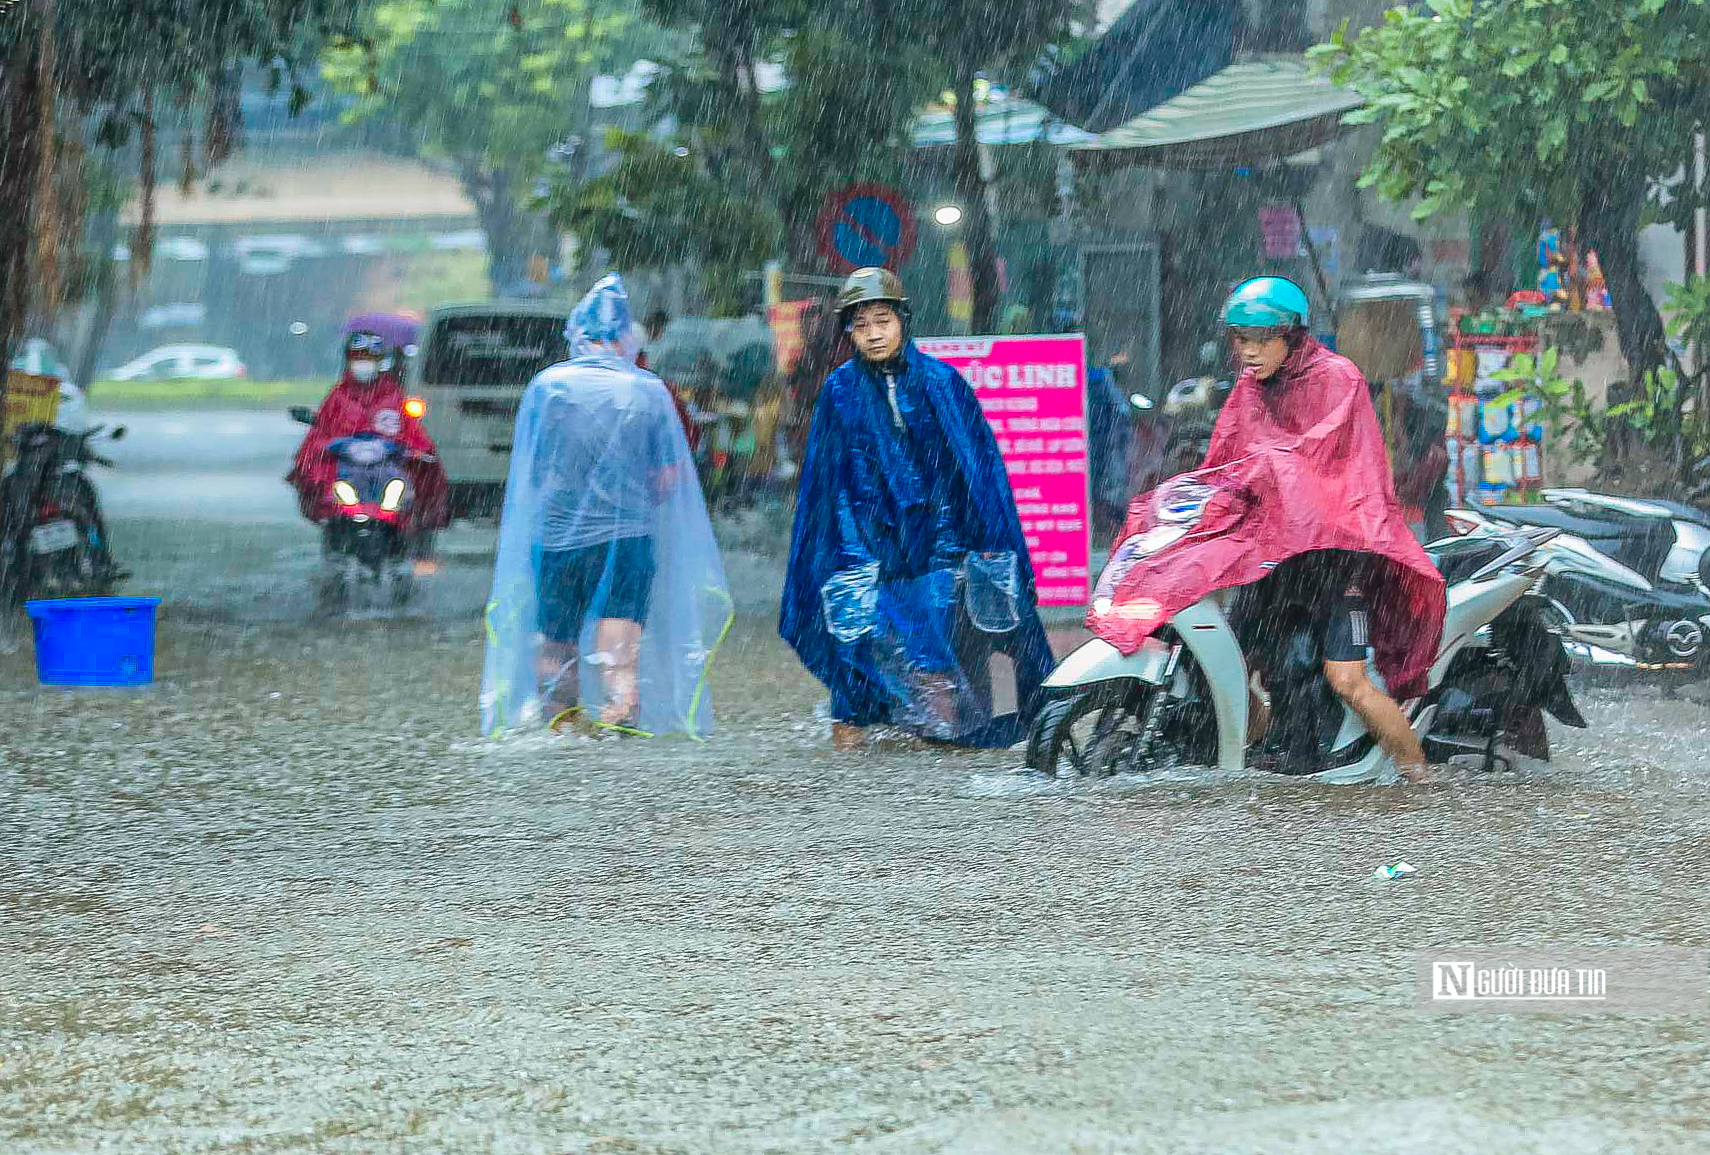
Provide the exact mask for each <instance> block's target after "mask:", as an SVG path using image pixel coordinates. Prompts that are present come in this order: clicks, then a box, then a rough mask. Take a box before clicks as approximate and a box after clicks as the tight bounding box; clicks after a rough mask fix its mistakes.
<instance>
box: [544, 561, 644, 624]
mask: <svg viewBox="0 0 1710 1155" xmlns="http://www.w3.org/2000/svg"><path fill="white" fill-rule="evenodd" d="M654 569H655V564H654V560H653V539H652V538H650V537H620V538H618V539H617V540H616V541H609V542H601V543H600V544H598V545H588V546H583V547H582V548H580V549H566V550H547V551H546V552H545V553H543V554H541V556H540V629H541V632H542V633H544V634H545V635H546V636H547V638H548V639H550V640H551V641H554V642H574V641H575V640H576V639H577V638H578V637H579V636H580V635H581V633H582V625H583V623H584V622H585V621H587V619H588V617H589V615H590V612H591V613H592V615H593V616H594V617H599V618H623V619H625V620H627V621H632V622H645V621H646V620H647V603H648V599H649V596H650V595H651V594H652V592H653V573H654ZM608 577H609V579H610V580H609V583H608V584H607V588H606V596H605V597H604V599H602V600H601V601H600V602H599V604H597V605H596V604H595V601H594V599H595V597H596V595H598V594H599V592H600V586H601V584H602V583H606V582H607V579H608Z"/></svg>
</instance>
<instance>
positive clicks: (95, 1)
mask: <svg viewBox="0 0 1710 1155" xmlns="http://www.w3.org/2000/svg"><path fill="white" fill-rule="evenodd" d="M365 7H366V2H365V0H126V2H125V3H124V4H114V3H112V0H16V2H15V3H13V4H11V5H8V6H7V7H6V8H5V10H4V12H3V13H0V17H3V18H0V350H9V349H10V347H11V344H12V342H13V340H14V339H15V338H16V337H17V336H18V335H19V333H20V332H21V330H22V327H23V325H24V324H25V321H26V319H27V318H28V317H29V316H30V314H31V312H32V311H33V310H48V309H51V308H53V307H54V305H55V303H56V302H57V300H58V299H59V296H60V292H61V289H62V286H63V285H64V284H65V282H66V276H65V274H66V273H67V272H68V271H69V270H70V269H71V265H72V258H71V257H70V255H69V250H70V249H71V248H72V247H73V245H74V243H75V238H76V237H77V235H78V233H79V231H80V223H81V222H80V220H79V218H78V210H79V209H80V208H81V207H83V206H82V205H80V204H79V203H78V201H79V198H78V197H76V196H72V197H69V198H68V197H65V196H61V195H58V193H56V190H62V189H65V188H68V187H70V188H75V187H77V186H78V185H79V184H80V183H81V181H80V179H79V178H78V177H77V175H76V173H77V170H78V167H79V166H80V165H81V163H82V159H83V146H82V142H83V140H84V139H85V138H86V137H87V136H90V135H95V136H97V137H98V138H99V139H100V140H102V141H103V142H104V143H107V144H119V143H123V142H124V141H125V140H126V139H128V138H129V137H130V136H131V135H132V133H133V132H134V131H136V130H139V129H140V131H141V133H142V136H143V145H144V148H143V153H144V162H145V163H144V178H145V179H144V185H145V189H144V198H143V200H144V223H143V227H142V228H141V229H140V230H139V231H140V232H141V234H142V235H141V236H140V237H139V238H138V240H139V244H137V245H135V246H133V248H134V249H136V251H137V252H138V254H139V258H140V260H139V263H141V262H142V261H146V259H147V257H148V254H149V251H150V249H151V247H152V240H151V238H150V236H149V229H148V225H149V217H150V214H149V211H148V207H149V205H150V203H151V198H150V196H149V186H150V185H151V184H152V179H153V175H154V174H153V171H152V162H153V160H154V142H153V132H154V127H155V124H156V118H157V116H158V115H159V114H160V111H161V110H162V109H163V108H165V107H166V106H168V105H171V104H179V105H183V104H188V103H191V102H195V101H199V100H204V99H205V98H207V97H209V96H216V97H217V96H220V95H222V94H225V95H228V96H229V93H230V86H229V78H230V77H231V75H232V73H233V70H234V69H235V67H236V65H237V64H238V63H239V62H240V61H243V60H262V61H277V62H279V65H280V67H281V70H282V71H283V72H284V73H286V74H289V73H290V70H291V67H292V62H294V61H300V60H303V59H305V58H310V57H312V56H313V54H314V53H315V52H316V51H317V50H318V48H319V46H320V45H321V44H323V43H325V42H326V41H327V40H329V39H330V38H333V37H336V36H338V35H340V34H342V33H344V32H346V31H348V30H350V28H351V27H352V26H353V24H354V22H355V21H356V20H357V19H358V18H359V17H360V15H361V14H362V12H363V10H364V8H365ZM214 105H215V108H216V111H217V113H218V114H217V115H212V116H209V117H208V118H207V124H208V126H209V131H208V133H207V139H206V142H205V150H206V151H205V157H204V160H205V161H206V162H208V163H214V162H217V161H218V160H219V159H221V157H222V156H223V155H224V153H225V152H226V150H227V149H228V148H229V147H230V142H231V134H230V132H229V129H230V127H231V116H230V113H232V112H235V105H234V104H232V103H231V102H229V101H224V102H222V101H220V100H216V101H215V102H214ZM92 118H93V119H94V120H96V122H97V124H98V132H94V133H91V132H90V129H91V125H90V123H89V122H90V120H91V119H92ZM3 392H4V384H3V382H0V394H3Z"/></svg>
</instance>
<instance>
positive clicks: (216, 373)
mask: <svg viewBox="0 0 1710 1155" xmlns="http://www.w3.org/2000/svg"><path fill="white" fill-rule="evenodd" d="M248 372H249V370H248V369H246V368H245V367H244V363H243V362H242V361H241V360H240V359H239V358H238V355H237V350H236V349H227V348H224V347H222V346H220V345H162V346H160V347H159V348H158V349H150V350H149V351H148V352H147V353H144V354H143V355H142V356H141V357H137V358H135V359H134V360H131V361H126V362H125V363H124V364H123V365H120V366H119V367H118V368H116V369H109V370H107V372H105V373H102V374H101V377H102V378H104V379H105V380H108V381H208V380H218V379H220V378H227V377H242V376H244V375H245V374H246V373H248Z"/></svg>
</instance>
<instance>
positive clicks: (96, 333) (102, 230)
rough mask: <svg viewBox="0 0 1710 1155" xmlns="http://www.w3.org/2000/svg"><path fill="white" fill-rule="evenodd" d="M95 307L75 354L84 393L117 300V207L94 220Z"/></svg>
mask: <svg viewBox="0 0 1710 1155" xmlns="http://www.w3.org/2000/svg"><path fill="white" fill-rule="evenodd" d="M94 233H95V267H96V269H97V270H99V271H98V272H97V273H96V274H95V310H94V312H93V313H92V314H91V315H90V318H89V332H88V333H87V334H86V335H85V336H84V338H83V348H82V350H81V351H80V352H79V353H78V357H77V369H76V373H77V383H78V384H79V385H81V386H82V387H83V391H84V392H85V393H89V392H91V391H92V387H93V386H94V383H95V373H96V367H97V366H98V365H99V364H100V362H101V348H102V346H103V345H104V344H106V341H107V330H108V329H110V328H111V327H112V324H113V313H114V311H115V309H116V308H117V305H118V301H119V277H118V270H116V269H115V268H114V267H113V246H114V245H115V244H116V243H117V242H118V239H119V210H118V209H116V208H107V209H103V210H102V212H101V216H100V217H99V218H98V219H97V221H96V223H95V229H94Z"/></svg>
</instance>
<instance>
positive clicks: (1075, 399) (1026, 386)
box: [916, 333, 1091, 606]
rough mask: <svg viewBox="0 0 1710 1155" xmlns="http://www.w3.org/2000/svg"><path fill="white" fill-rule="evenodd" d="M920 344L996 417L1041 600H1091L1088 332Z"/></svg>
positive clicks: (942, 339)
mask: <svg viewBox="0 0 1710 1155" xmlns="http://www.w3.org/2000/svg"><path fill="white" fill-rule="evenodd" d="M916 344H918V345H919V346H920V350H921V352H923V353H925V354H926V355H927V356H929V357H936V358H938V359H939V360H940V361H943V362H945V363H946V364H949V365H952V366H954V367H955V368H956V369H957V370H958V371H960V372H961V374H962V376H964V377H966V378H967V379H968V384H970V385H972V386H973V387H974V392H975V394H976V395H978V397H979V399H980V408H981V409H983V410H984V411H985V414H986V420H988V421H990V422H991V424H992V432H993V433H994V434H996V435H997V443H998V451H999V452H1000V453H1002V454H1003V460H1004V464H1005V465H1006V466H1007V467H1008V469H1009V483H1010V486H1011V488H1013V489H1014V490H1015V504H1016V508H1017V509H1018V510H1020V512H1021V529H1022V532H1023V533H1024V534H1025V535H1026V537H1027V549H1028V553H1029V554H1030V555H1031V556H1032V558H1033V572H1034V574H1035V576H1036V577H1037V579H1038V586H1039V604H1040V605H1042V606H1070V605H1085V604H1086V602H1087V598H1088V596H1089V586H1090V577H1089V574H1088V572H1087V567H1088V565H1089V557H1088V554H1089V552H1090V544H1089V543H1090V538H1089V536H1088V534H1089V532H1090V530H1089V524H1088V513H1089V508H1090V506H1091V495H1090V493H1089V491H1088V488H1087V349H1086V337H1085V336H1083V335H1082V334H1080V333H1070V334H1064V335H1061V336H1047V337H931V338H923V339H921V340H919V341H917V342H916Z"/></svg>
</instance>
